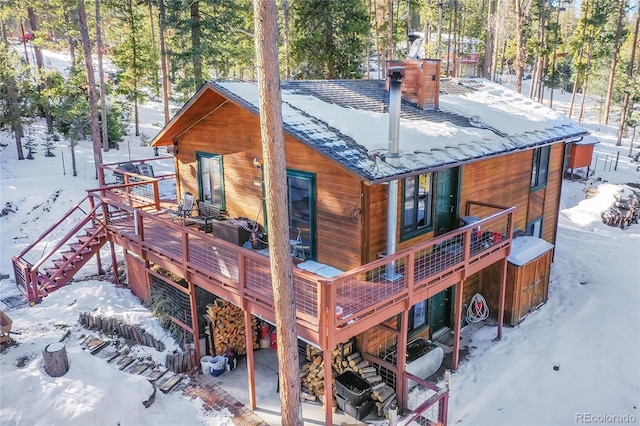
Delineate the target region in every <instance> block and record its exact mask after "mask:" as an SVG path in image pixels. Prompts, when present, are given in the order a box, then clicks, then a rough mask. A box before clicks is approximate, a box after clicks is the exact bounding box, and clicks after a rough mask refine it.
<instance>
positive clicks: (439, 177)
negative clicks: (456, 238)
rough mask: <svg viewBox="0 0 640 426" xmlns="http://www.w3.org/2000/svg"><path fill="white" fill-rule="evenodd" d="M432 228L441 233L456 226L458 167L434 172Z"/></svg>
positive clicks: (436, 232) (437, 233)
mask: <svg viewBox="0 0 640 426" xmlns="http://www.w3.org/2000/svg"><path fill="white" fill-rule="evenodd" d="M435 219H436V220H435V224H434V230H435V234H436V235H442V234H445V233H447V232H449V231H452V230H454V229H456V228H458V225H459V223H458V168H457V167H454V168H451V169H446V170H441V171H439V172H438V173H437V174H436V214H435Z"/></svg>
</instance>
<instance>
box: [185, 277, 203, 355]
mask: <svg viewBox="0 0 640 426" xmlns="http://www.w3.org/2000/svg"><path fill="white" fill-rule="evenodd" d="M188 284H189V305H190V306H191V324H193V329H192V333H193V346H194V350H195V355H196V359H195V362H194V364H196V365H197V364H198V362H200V356H201V355H202V354H201V353H200V327H199V326H198V303H197V301H196V286H195V285H194V284H193V283H192V282H189V283H188Z"/></svg>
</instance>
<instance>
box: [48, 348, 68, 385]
mask: <svg viewBox="0 0 640 426" xmlns="http://www.w3.org/2000/svg"><path fill="white" fill-rule="evenodd" d="M42 356H43V358H44V371H46V372H47V374H48V375H49V376H51V377H60V376H64V375H65V374H67V371H69V359H68V358H67V349H66V347H65V346H64V343H61V342H56V343H50V344H48V345H47V346H46V347H45V348H44V351H42Z"/></svg>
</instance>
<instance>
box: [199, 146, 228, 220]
mask: <svg viewBox="0 0 640 426" xmlns="http://www.w3.org/2000/svg"><path fill="white" fill-rule="evenodd" d="M196 158H197V161H198V192H199V194H198V198H199V199H200V200H202V201H206V202H208V203H212V204H219V205H220V206H221V208H222V209H224V208H225V205H224V180H223V174H222V156H221V155H215V154H206V153H197V154H196Z"/></svg>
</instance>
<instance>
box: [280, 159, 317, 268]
mask: <svg viewBox="0 0 640 426" xmlns="http://www.w3.org/2000/svg"><path fill="white" fill-rule="evenodd" d="M287 192H288V194H287V195H288V199H289V238H290V240H291V244H292V247H291V249H292V254H293V255H294V256H295V257H298V258H300V259H305V260H315V259H316V249H315V245H316V241H315V236H316V220H315V218H316V197H315V193H316V183H315V175H314V174H312V173H305V172H299V171H293V170H287Z"/></svg>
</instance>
